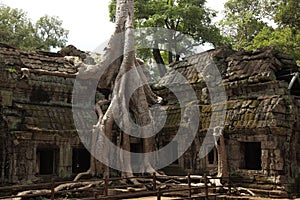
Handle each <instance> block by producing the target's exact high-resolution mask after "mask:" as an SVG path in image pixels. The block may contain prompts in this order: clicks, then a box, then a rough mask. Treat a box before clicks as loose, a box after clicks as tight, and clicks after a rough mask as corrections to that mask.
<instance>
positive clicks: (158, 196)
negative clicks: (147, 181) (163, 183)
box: [157, 188, 161, 200]
mask: <svg viewBox="0 0 300 200" xmlns="http://www.w3.org/2000/svg"><path fill="white" fill-rule="evenodd" d="M157 200H161V191H160V188H158V190H157Z"/></svg>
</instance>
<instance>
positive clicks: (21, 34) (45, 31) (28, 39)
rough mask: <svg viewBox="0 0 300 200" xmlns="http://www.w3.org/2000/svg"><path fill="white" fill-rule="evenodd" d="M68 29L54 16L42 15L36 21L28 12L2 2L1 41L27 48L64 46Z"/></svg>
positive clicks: (0, 13) (0, 6)
mask: <svg viewBox="0 0 300 200" xmlns="http://www.w3.org/2000/svg"><path fill="white" fill-rule="evenodd" d="M68 33H69V32H68V31H67V30H65V29H64V28H62V21H61V20H60V19H59V18H58V17H54V16H48V15H45V16H42V17H41V18H40V19H39V20H38V21H37V22H36V23H33V22H32V21H31V19H29V18H28V16H27V14H26V12H24V11H23V10H20V9H16V8H10V7H9V6H6V5H3V4H0V41H1V42H3V43H6V44H8V45H11V46H14V47H18V48H20V49H25V50H45V51H49V50H50V49H51V48H57V47H64V46H65V44H66V42H67V37H68Z"/></svg>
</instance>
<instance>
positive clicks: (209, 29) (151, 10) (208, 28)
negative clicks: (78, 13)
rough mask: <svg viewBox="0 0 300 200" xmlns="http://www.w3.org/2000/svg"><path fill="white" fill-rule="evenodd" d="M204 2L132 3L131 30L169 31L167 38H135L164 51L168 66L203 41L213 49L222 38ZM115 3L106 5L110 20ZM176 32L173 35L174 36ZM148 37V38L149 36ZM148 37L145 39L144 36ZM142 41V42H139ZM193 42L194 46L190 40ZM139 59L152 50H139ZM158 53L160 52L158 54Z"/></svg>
mask: <svg viewBox="0 0 300 200" xmlns="http://www.w3.org/2000/svg"><path fill="white" fill-rule="evenodd" d="M204 4H205V0H136V1H135V27H138V28H144V27H157V28H165V29H168V30H172V31H171V32H170V33H169V34H168V35H165V33H162V32H163V31H161V32H160V31H159V30H158V32H154V33H149V32H147V33H142V34H140V35H138V36H137V37H139V38H138V40H137V41H139V42H140V43H139V44H138V45H139V46H143V44H145V43H151V44H152V45H151V46H154V47H157V48H158V47H159V49H162V47H163V46H164V47H165V48H164V49H168V50H169V51H170V52H172V54H171V53H169V52H168V53H167V54H168V56H167V60H166V59H164V62H166V63H170V62H172V61H174V60H178V58H179V56H183V55H185V54H186V53H187V52H188V51H191V50H192V49H193V47H194V46H197V45H199V44H203V43H205V42H208V43H211V44H213V45H215V46H218V45H221V44H222V42H223V37H222V36H221V34H220V31H219V29H218V28H217V27H216V26H215V25H214V24H213V23H212V20H211V19H212V18H213V17H215V16H216V12H215V11H213V10H210V9H208V8H206V7H205V6H204ZM115 5H116V0H112V1H111V4H110V5H109V9H110V19H111V20H112V21H113V20H114V16H115V11H116V10H115ZM175 32H176V33H175ZM149 35H151V36H152V37H149ZM183 35H184V37H185V38H186V37H190V38H191V39H190V40H183V39H182V38H184V37H183ZM145 36H148V37H145ZM142 38H144V40H142ZM192 40H193V41H197V42H198V43H197V44H194V43H192V42H191V41H192ZM138 54H139V56H142V57H148V58H149V56H150V54H152V50H142V51H139V52H138ZM161 54H162V52H161ZM161 57H163V56H162V55H161Z"/></svg>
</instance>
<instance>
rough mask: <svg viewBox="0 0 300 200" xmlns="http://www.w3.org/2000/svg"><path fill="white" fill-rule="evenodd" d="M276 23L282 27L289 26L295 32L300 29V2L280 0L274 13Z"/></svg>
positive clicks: (297, 0)
mask: <svg viewBox="0 0 300 200" xmlns="http://www.w3.org/2000/svg"><path fill="white" fill-rule="evenodd" d="M274 13H275V21H276V22H278V23H279V24H280V25H282V26H288V27H289V28H292V29H293V30H294V31H296V30H298V31H299V29H300V2H299V0H280V1H279V4H278V6H277V8H276V9H275V11H274Z"/></svg>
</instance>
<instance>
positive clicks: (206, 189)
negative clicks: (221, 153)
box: [204, 174, 208, 199]
mask: <svg viewBox="0 0 300 200" xmlns="http://www.w3.org/2000/svg"><path fill="white" fill-rule="evenodd" d="M207 182H208V181H207V176H206V174H204V183H205V199H208V183H207Z"/></svg>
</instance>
